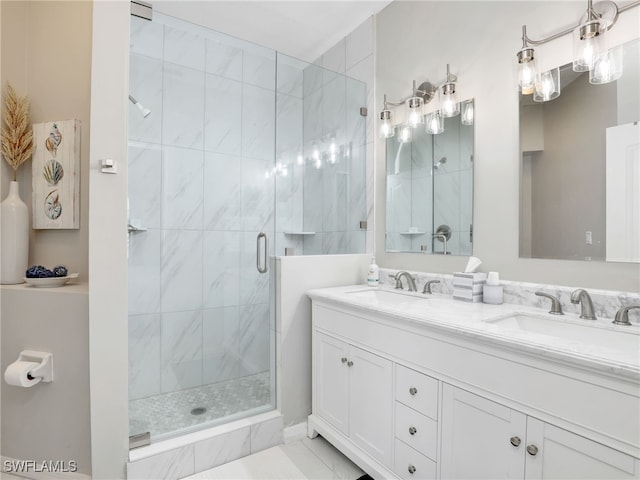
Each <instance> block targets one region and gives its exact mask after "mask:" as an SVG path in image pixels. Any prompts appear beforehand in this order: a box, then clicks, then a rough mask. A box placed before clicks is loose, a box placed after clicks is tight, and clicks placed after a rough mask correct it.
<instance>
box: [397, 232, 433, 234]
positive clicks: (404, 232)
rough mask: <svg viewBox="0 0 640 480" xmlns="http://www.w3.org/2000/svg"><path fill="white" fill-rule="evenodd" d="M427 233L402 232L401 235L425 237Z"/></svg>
mask: <svg viewBox="0 0 640 480" xmlns="http://www.w3.org/2000/svg"><path fill="white" fill-rule="evenodd" d="M426 233H427V232H400V235H425V234H426Z"/></svg>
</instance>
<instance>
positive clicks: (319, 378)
mask: <svg viewBox="0 0 640 480" xmlns="http://www.w3.org/2000/svg"><path fill="white" fill-rule="evenodd" d="M315 335H316V338H315V352H314V355H315V359H314V364H313V367H314V379H313V384H314V388H315V405H314V413H317V414H318V415H319V416H320V417H322V418H323V419H325V420H326V421H327V422H329V423H330V424H331V425H333V426H334V427H336V428H337V429H338V430H340V431H341V432H342V433H344V434H345V435H348V434H349V431H348V423H347V422H348V408H349V401H348V388H349V367H348V366H347V357H348V354H349V352H348V345H347V344H346V343H345V342H342V341H340V340H337V339H335V338H333V337H330V336H328V335H323V334H322V333H317V332H316V334H315Z"/></svg>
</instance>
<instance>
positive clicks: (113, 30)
mask: <svg viewBox="0 0 640 480" xmlns="http://www.w3.org/2000/svg"><path fill="white" fill-rule="evenodd" d="M92 50H93V60H94V61H93V64H92V73H91V126H92V129H91V151H90V168H91V171H90V178H89V182H90V194H91V197H90V213H89V222H90V224H91V229H90V232H89V271H90V272H91V285H90V288H89V326H90V328H89V332H90V334H89V335H90V336H89V342H90V343H89V344H90V362H91V383H90V386H91V449H92V466H93V478H95V479H98V478H109V479H114V478H124V475H125V462H126V460H127V456H128V452H129V439H128V436H129V425H128V418H129V412H128V406H129V405H128V401H127V400H128V398H127V397H128V395H127V394H128V392H127V371H128V355H127V334H128V330H127V218H126V215H127V168H126V158H127V151H126V148H127V120H126V119H127V112H128V99H127V98H128V97H127V95H128V85H129V80H128V79H129V2H125V1H119V2H95V3H94V8H93V47H92ZM101 158H111V159H114V160H115V161H116V162H117V163H118V174H117V175H108V174H103V173H101V172H100V167H99V164H100V159H101Z"/></svg>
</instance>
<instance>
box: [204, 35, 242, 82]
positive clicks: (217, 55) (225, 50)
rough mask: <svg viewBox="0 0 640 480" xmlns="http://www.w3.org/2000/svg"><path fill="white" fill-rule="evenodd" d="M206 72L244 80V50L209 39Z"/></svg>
mask: <svg viewBox="0 0 640 480" xmlns="http://www.w3.org/2000/svg"><path fill="white" fill-rule="evenodd" d="M206 71H207V73H214V74H216V75H220V76H222V77H226V78H230V79H232V80H242V49H241V48H239V47H237V46H233V45H229V44H227V43H225V42H221V41H216V40H209V39H207V54H206Z"/></svg>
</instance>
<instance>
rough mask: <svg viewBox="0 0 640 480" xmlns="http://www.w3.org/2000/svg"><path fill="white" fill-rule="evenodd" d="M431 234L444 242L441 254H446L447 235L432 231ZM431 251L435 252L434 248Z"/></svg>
mask: <svg viewBox="0 0 640 480" xmlns="http://www.w3.org/2000/svg"><path fill="white" fill-rule="evenodd" d="M431 236H432V237H433V238H439V239H440V240H441V241H442V242H443V243H444V247H443V248H442V255H446V254H447V236H446V235H445V234H444V233H433V234H431ZM433 253H436V252H435V248H434V252H433Z"/></svg>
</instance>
